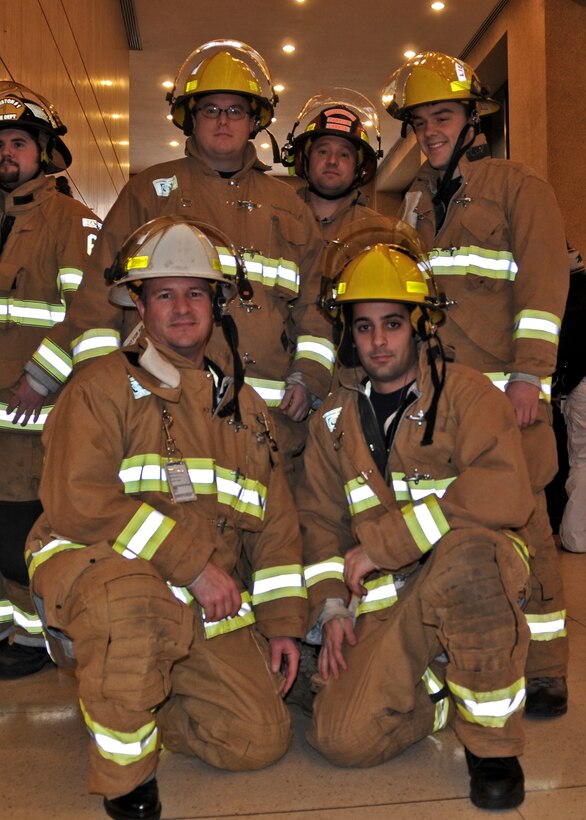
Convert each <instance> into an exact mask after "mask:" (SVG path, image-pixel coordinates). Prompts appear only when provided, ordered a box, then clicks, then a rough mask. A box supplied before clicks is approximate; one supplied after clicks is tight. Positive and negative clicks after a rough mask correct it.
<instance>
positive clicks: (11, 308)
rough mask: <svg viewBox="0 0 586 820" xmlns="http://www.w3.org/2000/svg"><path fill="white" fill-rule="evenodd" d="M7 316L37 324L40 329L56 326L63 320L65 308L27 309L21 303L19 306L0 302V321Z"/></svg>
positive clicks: (53, 306)
mask: <svg viewBox="0 0 586 820" xmlns="http://www.w3.org/2000/svg"><path fill="white" fill-rule="evenodd" d="M8 316H10V317H12V318H13V319H25V320H27V322H31V324H34V323H37V322H38V323H40V324H41V326H42V327H45V326H50V325H54V324H57V323H58V322H62V321H63V319H65V306H64V305H47V306H46V307H27V306H26V305H25V304H23V303H22V302H21V303H20V304H15V303H10V304H7V303H6V301H4V300H0V319H2V318H6V317H8Z"/></svg>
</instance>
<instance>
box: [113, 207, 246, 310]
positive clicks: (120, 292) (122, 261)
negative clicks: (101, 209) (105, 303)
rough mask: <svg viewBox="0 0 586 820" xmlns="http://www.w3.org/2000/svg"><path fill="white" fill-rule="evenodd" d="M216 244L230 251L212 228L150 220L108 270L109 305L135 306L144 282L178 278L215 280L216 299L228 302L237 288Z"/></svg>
mask: <svg viewBox="0 0 586 820" xmlns="http://www.w3.org/2000/svg"><path fill="white" fill-rule="evenodd" d="M215 242H218V243H220V242H221V245H222V246H223V248H224V249H225V248H226V246H227V247H228V248H230V247H232V245H231V242H230V241H229V240H228V239H227V237H226V236H225V235H224V234H220V232H218V231H217V230H216V229H215V228H212V227H211V226H209V225H205V224H203V223H199V222H195V221H193V220H186V219H182V218H181V217H179V216H163V217H157V218H156V219H151V220H150V222H147V223H146V224H145V225H142V226H141V227H140V228H138V229H137V230H136V231H134V233H133V234H131V235H130V236H129V237H128V239H127V240H126V242H125V243H124V245H123V246H122V248H121V250H120V252H119V253H118V254H117V256H116V259H115V260H114V263H113V265H112V267H111V268H109V269H108V270H107V271H106V279H107V281H108V282H109V283H110V285H111V287H110V290H109V294H108V295H109V298H110V301H111V302H113V303H114V304H117V305H121V306H122V307H133V306H134V302H135V301H136V298H137V291H138V288H139V287H140V285H141V284H142V283H143V282H144V281H145V280H146V279H160V278H166V277H177V276H179V277H186V278H198V279H209V280H210V281H211V282H214V283H215V284H216V299H218V298H220V299H221V300H222V302H223V304H225V303H226V302H228V301H229V300H230V299H231V298H232V297H233V296H234V295H235V293H236V286H235V284H234V279H233V278H232V277H230V276H228V275H227V274H225V273H224V272H223V270H222V263H221V261H220V257H219V254H218V251H217V249H216V245H215ZM234 253H236V251H234Z"/></svg>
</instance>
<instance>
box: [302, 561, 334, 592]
mask: <svg viewBox="0 0 586 820" xmlns="http://www.w3.org/2000/svg"><path fill="white" fill-rule="evenodd" d="M303 574H304V576H305V583H306V585H307V586H308V587H310V586H313V584H316V583H318V581H320V580H325V579H326V578H333V579H336V580H340V581H342V580H343V579H344V559H343V558H330V559H329V560H327V561H321V562H320V563H319V564H309V565H308V566H306V567H304V570H303ZM316 579H317V580H316Z"/></svg>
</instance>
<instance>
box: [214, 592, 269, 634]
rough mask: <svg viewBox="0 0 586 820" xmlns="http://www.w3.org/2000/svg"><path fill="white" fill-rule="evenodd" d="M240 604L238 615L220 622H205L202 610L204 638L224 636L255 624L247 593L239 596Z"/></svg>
mask: <svg viewBox="0 0 586 820" xmlns="http://www.w3.org/2000/svg"><path fill="white" fill-rule="evenodd" d="M240 597H241V600H242V604H241V606H240V609H239V610H238V614H237V615H234V616H233V617H232V616H228V617H227V618H222V619H221V620H220V621H206V619H205V612H204V611H203V610H202V613H201V617H202V619H203V626H204V632H205V636H206V638H207V639H208V640H209V639H211V638H217V637H218V635H226V634H227V633H228V632H235V631H236V630H237V629H243V628H244V627H245V626H251V624H253V623H255V622H256V618H255V617H254V612H253V611H252V604H251V601H250V595H249V594H248V592H243V593H242V594H241V596H240Z"/></svg>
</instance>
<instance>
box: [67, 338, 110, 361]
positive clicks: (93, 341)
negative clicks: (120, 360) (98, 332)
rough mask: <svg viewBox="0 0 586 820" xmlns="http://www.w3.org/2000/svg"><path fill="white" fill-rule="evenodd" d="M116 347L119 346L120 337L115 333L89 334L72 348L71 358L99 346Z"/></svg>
mask: <svg viewBox="0 0 586 820" xmlns="http://www.w3.org/2000/svg"><path fill="white" fill-rule="evenodd" d="M102 347H104V348H108V349H112V350H114V349H117V348H119V347H120V337H119V336H118V335H117V334H116V333H114V332H113V333H112V335H111V336H90V337H87V338H84V339H82V341H80V342H78V343H77V344H76V345H75V346H74V347H73V348H72V352H73V358H74V359H75V358H76V357H78V356H80V355H81V354H82V353H87V352H88V351H90V350H99V349H100V348H102Z"/></svg>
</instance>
